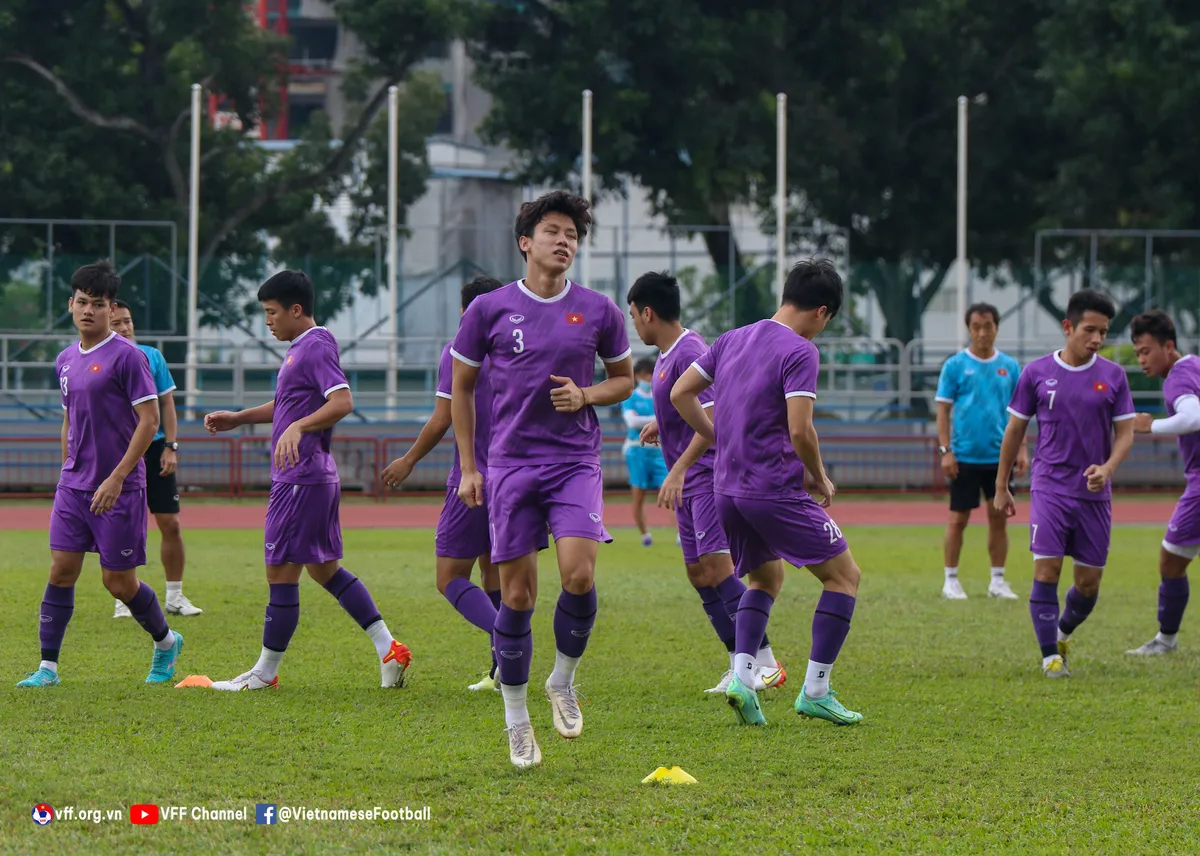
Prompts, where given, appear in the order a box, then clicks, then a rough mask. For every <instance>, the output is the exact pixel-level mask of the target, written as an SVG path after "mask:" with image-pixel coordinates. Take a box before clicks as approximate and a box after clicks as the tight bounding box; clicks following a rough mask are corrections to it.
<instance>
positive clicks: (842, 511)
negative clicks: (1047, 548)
mask: <svg viewBox="0 0 1200 856" xmlns="http://www.w3.org/2000/svg"><path fill="white" fill-rule="evenodd" d="M1174 507H1175V503H1174V501H1173V500H1162V499H1144V500H1139V499H1132V500H1117V501H1115V502H1113V522H1114V523H1119V524H1120V523H1135V524H1136V523H1141V524H1154V525H1160V526H1162V525H1165V524H1166V522H1167V520H1169V519H1170V517H1171V512H1172V511H1173V510H1174ZM440 511H441V506H440V505H401V504H391V505H389V504H381V505H366V504H363V505H359V504H345V505H343V506H342V526H343V527H344V528H346V529H430V528H433V527H434V526H436V525H437V519H438V513H439V512H440ZM830 511H831V512H832V515H833V518H834V519H835V520H836V521H837V522H838V524H839V525H841V526H938V525H941V524H943V523H945V521H946V501H945V500H944V499H939V500H936V501H932V500H931V501H928V502H925V501H921V500H913V501H888V500H878V501H877V500H856V499H845V500H839V501H837V502H835V503H834V505H833V507H832V508H831V509H830ZM266 513H267V506H266V503H265V502H264V503H263V504H261V505H184V507H183V512H182V514H181V515H180V522H181V523H182V524H183V527H184V528H185V529H258V530H261V529H262V528H263V522H264V519H265V518H266ZM974 516H975V519H976V521H977V522H982V521H983V512H982V511H977V512H976V513H975V515H974ZM605 517H607V518H608V520H607V523H608V525H610V526H627V525H632V522H631V520H630V512H629V507H628V506H627V505H625V504H618V503H610V504H609V505H608V511H607V513H606V514H605ZM49 520H50V509H49V507H48V506H45V505H42V506H40V507H31V506H28V505H20V504H10V503H7V502H6V503H0V530H10V531H11V530H16V529H33V530H42V531H44V530H46V528H47V527H48V525H49ZM151 520H153V516H151ZM646 522H647V523H649V524H650V525H651V526H662V527H668V526H669V527H673V526H674V525H675V517H674V515H673V514H671V513H670V512H668V511H665V510H664V509H661V508H656V507H647V509H646ZM1013 522H1014V523H1028V522H1029V505H1028V503H1027V502H1018V506H1017V516H1016V517H1015V518H1013Z"/></svg>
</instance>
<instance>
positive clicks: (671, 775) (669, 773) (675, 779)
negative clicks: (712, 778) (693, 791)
mask: <svg viewBox="0 0 1200 856" xmlns="http://www.w3.org/2000/svg"><path fill="white" fill-rule="evenodd" d="M650 782H663V783H664V784H668V785H695V784H697V782H696V780H695V779H694V778H692V777H691V776H689V775H688V774H687V773H686V772H684V770H683V768H682V767H670V768H667V767H659V768H658V769H657V770H655V771H654V772H653V773H651V774H650V775H649V776H647V777H646V778H644V779H642V784H643V785H645V784H648V783H650Z"/></svg>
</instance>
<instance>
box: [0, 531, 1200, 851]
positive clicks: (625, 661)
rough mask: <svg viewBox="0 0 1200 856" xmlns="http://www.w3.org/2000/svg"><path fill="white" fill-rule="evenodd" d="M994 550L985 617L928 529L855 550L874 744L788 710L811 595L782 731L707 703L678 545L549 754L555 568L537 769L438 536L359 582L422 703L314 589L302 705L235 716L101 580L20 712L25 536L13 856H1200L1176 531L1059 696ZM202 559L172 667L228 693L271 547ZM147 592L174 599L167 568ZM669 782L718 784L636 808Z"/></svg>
mask: <svg viewBox="0 0 1200 856" xmlns="http://www.w3.org/2000/svg"><path fill="white" fill-rule="evenodd" d="M981 535H982V533H981V531H980V530H978V529H975V530H973V531H972V532H971V533H970V536H969V539H968V551H969V552H968V558H967V559H966V560H965V561H964V562H963V572H962V574H963V583H964V586H965V588H966V589H967V591H968V593H969V594H970V595H971V599H970V600H969V601H966V602H948V601H945V600H943V599H942V598H941V597H939V590H940V587H941V579H940V577H941V565H942V562H941V558H940V550H939V546H938V540H939V536H938V533H937V531H936V530H933V529H922V528H909V529H884V528H877V529H870V528H855V529H853V530H852V531H849V532H847V536H848V538H849V539H850V541H851V543H852V545H853V547H854V550H855V554H856V556H857V558H858V559H859V562H860V564H861V565H862V567H863V569H864V575H863V586H862V590H861V598H860V600H859V603H858V609H857V612H856V614H855V617H854V628H853V630H852V632H851V635H850V638H849V641H848V643H847V646H846V649H845V650H844V652H843V655H842V657H841V659H840V660H839V662H838V665H837V669H836V671H835V673H834V686H835V687H836V688H837V689H838V690H839V693H840V696H841V698H842V699H843V700H844V701H845V702H846V703H847V705H848V706H850V707H851V708H852V709H855V710H860V711H862V712H863V713H864V714H865V716H866V721H865V722H864V723H863V724H862V725H861V726H860V727H857V728H853V729H850V728H845V729H840V728H836V727H834V726H832V725H830V724H828V723H825V722H814V721H809V720H801V719H799V718H798V717H797V716H796V715H795V714H794V713H793V712H792V701H793V699H794V697H795V694H796V693H797V692H798V691H799V689H800V687H799V684H800V681H801V678H802V677H803V672H804V663H805V660H806V657H807V653H808V639H809V622H810V620H811V615H812V608H813V605H814V603H815V600H816V597H817V585H816V584H815V582H814V581H813V580H812V579H811V578H810V577H808V576H807V575H806V574H804V573H794V574H793V575H792V576H791V577H790V578H789V580H788V584H787V585H786V587H785V589H784V593H783V595H782V596H781V597H780V599H779V601H778V602H777V603H776V605H775V612H774V614H773V617H772V623H771V631H770V632H771V637H772V639H773V642H774V646H775V650H776V651H777V652H778V654H779V655H780V657H781V659H783V660H784V662H785V664H786V665H787V666H788V667H789V668H790V671H791V677H790V678H789V681H788V684H787V686H786V687H785V688H784V689H783V690H777V691H772V692H769V693H766V694H765V698H764V702H763V708H764V713H765V714H766V717H767V720H768V723H769V725H768V727H767V728H765V729H757V730H750V729H743V728H738V727H736V726H735V724H734V718H733V714H732V713H731V711H730V710H729V709H728V708H727V707H726V706H725V705H724V704H723V703H722V701H721V700H719V699H716V698H711V697H706V696H704V695H703V694H702V693H701V690H702V689H703V688H704V687H706V686H710V685H711V684H712V683H713V682H714V681H715V680H716V679H717V678H718V677H719V675H720V673H721V672H722V670H723V668H722V667H723V666H724V664H725V662H726V660H725V653H724V650H723V649H722V648H721V646H720V645H719V644H718V643H717V641H716V639H715V638H713V635H712V632H711V630H710V629H709V627H708V622H707V621H706V619H705V617H704V614H703V612H702V611H701V609H700V605H699V601H698V598H697V597H696V595H695V594H694V593H693V592H692V591H691V589H690V587H689V586H688V585H687V583H686V581H685V579H684V577H683V572H682V567H681V565H680V559H679V553H678V552H677V550H676V548H675V547H674V545H673V543H671V541H672V540H673V539H671V538H669V537H668V535H667V533H660V542H661V545H660V546H655V547H654V548H652V549H649V550H645V549H642V548H641V547H640V546H638V545H637V544H636V539H635V536H634V534H633V533H632V532H630V531H628V530H625V531H622V532H620V533H619V534H618V543H617V544H615V545H613V546H611V547H607V548H604V549H603V550H602V551H601V558H600V573H599V579H600V586H599V589H600V604H601V613H600V621H599V623H598V625H597V628H596V632H595V634H594V635H593V636H592V641H591V645H590V647H589V649H588V652H587V657H586V659H585V661H584V664H583V666H582V667H581V669H580V674H579V677H580V679H581V681H582V683H583V693H584V694H585V695H586V696H587V702H588V703H587V704H585V705H584V713H585V722H586V726H585V729H584V733H583V736H582V737H581V738H580V739H579V740H576V741H574V742H571V743H567V742H565V741H563V740H561V739H559V738H558V737H557V735H556V734H555V732H554V730H553V727H552V725H551V721H550V711H549V705H548V703H547V702H545V700H544V699H543V698H542V697H541V695H540V692H536V690H537V689H538V688H540V684H541V682H542V681H543V680H544V677H545V675H546V673H547V672H548V670H549V668H550V666H551V664H552V662H553V644H552V633H551V617H552V613H553V602H554V596H555V594H556V592H557V585H556V583H555V581H554V579H555V578H554V574H553V560H552V559H551V558H547V561H546V563H545V564H546V566H547V568H546V570H547V573H546V575H545V577H544V579H543V583H542V598H543V600H542V605H541V609H540V610H539V611H538V613H537V615H536V616H535V619H534V632H535V640H536V641H535V644H536V663H535V665H534V670H533V675H534V679H533V681H532V683H531V692H530V696H531V709H532V711H533V717H534V726H535V728H536V730H537V734H538V736H539V738H540V742H541V745H542V750H543V754H544V757H545V762H544V766H543V767H541V768H540V769H536V770H531V771H526V772H524V773H518V772H516V771H514V770H512V769H511V768H510V766H509V763H508V757H507V747H506V742H505V735H504V733H503V731H502V729H503V710H502V704H501V702H500V699H499V696H498V695H494V694H493V695H489V696H487V697H482V698H481V697H478V696H475V695H472V694H470V693H468V692H466V690H465V687H466V685H467V684H468V683H470V682H472V681H474V680H475V679H476V678H477V677H478V675H479V672H480V671H481V669H482V668H483V667H484V666H485V664H486V645H485V640H484V638H483V635H482V634H481V633H479V632H478V631H476V630H474V629H473V628H471V627H469V626H468V625H467V624H466V623H465V622H464V621H463V620H462V619H460V618H459V617H458V616H457V615H456V614H455V613H454V612H453V611H452V610H451V609H450V607H449V606H448V605H447V604H446V603H445V602H444V601H443V600H442V599H441V597H440V596H439V595H438V594H437V591H436V590H435V588H434V585H433V574H432V570H431V559H430V555H431V549H432V536H431V535H430V533H428V532H420V531H407V532H405V531H401V532H394V533H389V532H379V531H372V532H364V531H357V532H347V533H346V551H347V559H346V565H347V566H348V567H349V568H350V569H351V570H352V571H354V572H356V573H358V574H360V575H361V576H362V577H363V579H364V580H365V581H366V582H367V584H368V585H369V586H370V588H371V591H372V592H373V594H374V595H375V598H376V600H377V602H378V603H379V605H380V607H381V608H382V610H383V612H384V614H385V617H386V618H387V619H388V621H389V623H390V625H391V627H392V629H393V631H394V632H395V633H396V635H397V636H398V637H399V638H400V639H402V640H403V641H405V642H406V643H408V644H409V645H410V646H411V647H412V649H413V651H414V654H415V657H416V660H415V666H414V669H413V671H412V673H411V681H410V684H409V686H408V687H407V688H406V689H403V690H399V691H394V690H391V691H385V690H381V689H379V688H378V679H379V674H378V669H377V667H376V664H375V659H374V656H373V651H372V649H371V646H370V644H369V642H368V641H367V639H366V638H365V636H364V635H363V634H362V632H361V631H360V630H358V628H357V627H356V626H355V625H354V624H353V623H352V622H351V620H350V619H349V618H348V617H347V616H346V615H345V614H343V613H342V612H341V610H340V609H339V608H338V606H337V604H336V603H335V602H334V601H333V600H332V599H331V598H330V597H329V595H327V594H326V593H325V592H324V591H322V590H321V589H320V588H319V587H318V586H316V585H315V584H313V583H312V582H311V581H307V582H305V583H304V585H303V586H302V604H303V611H302V615H301V621H300V628H299V631H298V632H297V634H296V637H295V640H294V642H293V645H292V648H291V649H290V650H289V652H288V655H287V658H286V660H285V662H284V668H283V671H282V674H281V683H282V689H281V690H280V691H279V692H276V693H269V692H260V693H243V694H238V695H218V694H216V693H213V692H210V691H205V690H175V689H170V688H161V687H147V686H145V685H144V684H143V683H142V680H143V678H144V677H145V673H146V671H147V668H148V666H149V661H150V646H149V643H148V640H147V639H146V637H145V635H144V634H143V633H142V631H141V630H140V629H139V628H138V627H137V626H136V625H135V624H133V623H132V622H129V621H121V622H117V621H114V620H113V619H112V618H110V615H111V613H112V601H111V600H110V599H109V598H108V597H107V595H106V593H105V592H104V591H103V589H102V587H101V585H100V581H99V574H98V572H97V571H96V569H95V565H94V562H93V560H91V559H89V563H88V568H87V570H86V571H85V576H84V578H83V580H82V585H81V586H80V588H79V594H78V599H77V602H76V611H75V618H74V620H73V622H72V624H71V628H70V631H69V632H68V634H67V639H66V646H65V649H64V659H63V662H62V676H63V684H62V686H60V687H56V688H52V689H48V690H17V689H15V688H13V687H12V684H13V683H15V682H16V681H17V680H18V679H20V678H21V677H23V675H24V673H25V672H26V671H28V670H30V669H32V668H34V667H35V666H36V663H37V645H36V641H37V640H36V631H37V619H36V616H37V609H38V602H39V599H40V596H41V591H42V587H43V585H44V583H45V566H46V561H47V554H46V547H45V535H44V534H39V533H14V532H5V533H4V534H3V536H2V538H3V543H4V549H3V551H0V574H3V578H4V580H5V581H6V583H7V596H6V598H5V599H4V601H3V603H2V604H0V644H2V645H3V649H4V651H5V652H6V654H5V663H6V668H5V670H4V681H5V682H7V683H6V685H5V686H4V687H0V723H2V724H3V728H0V759H3V764H2V767H0V769H3V775H2V776H0V852H3V853H17V852H27V853H51V852H57V853H80V852H85V851H86V852H121V851H123V852H177V853H267V852H271V853H289V854H292V853H314V854H318V853H320V854H324V853H339V852H358V851H367V850H371V851H375V852H396V851H413V852H419V853H426V852H433V853H448V852H477V853H500V852H510V853H582V852H686V853H695V854H700V853H704V854H707V853H747V852H752V853H762V854H768V853H785V852H790V853H796V852H810V853H818V852H820V853H827V852H832V851H834V849H835V848H837V849H838V851H839V852H841V853H846V854H858V853H876V852H881V853H882V852H914V853H967V852H1011V853H1023V854H1024V853H1042V852H1046V853H1054V852H1057V853H1072V854H1079V853H1088V854H1097V853H1121V854H1125V853H1151V852H1154V853H1167V852H1171V853H1194V852H1198V851H1200V809H1198V808H1197V801H1196V795H1195V788H1196V781H1197V779H1198V778H1200V748H1198V746H1200V742H1198V741H1197V740H1196V739H1195V731H1196V722H1197V719H1198V715H1200V704H1198V703H1197V693H1196V681H1195V673H1196V667H1197V665H1198V663H1200V655H1198V654H1197V653H1195V652H1196V651H1197V648H1196V646H1195V644H1194V643H1193V642H1192V638H1194V637H1190V636H1187V635H1185V637H1184V651H1183V653H1181V654H1178V655H1175V656H1172V657H1167V658H1161V659H1155V660H1153V661H1150V662H1147V661H1142V660H1134V659H1133V658H1130V657H1126V656H1125V654H1124V653H1123V652H1124V651H1125V649H1126V648H1130V647H1133V646H1135V645H1137V644H1140V643H1141V642H1144V641H1145V640H1146V639H1147V638H1149V636H1150V635H1151V634H1152V632H1153V630H1154V627H1155V622H1154V612H1155V592H1156V585H1157V582H1156V572H1155V562H1156V558H1155V557H1156V555H1157V549H1158V548H1157V542H1158V539H1159V537H1160V534H1159V532H1158V531H1157V530H1156V529H1151V528H1128V529H1122V530H1118V532H1117V533H1116V537H1115V539H1114V549H1113V553H1112V555H1111V558H1110V571H1109V573H1108V576H1107V578H1106V580H1105V584H1104V589H1103V591H1102V594H1101V599H1100V603H1099V606H1098V607H1097V609H1096V611H1095V613H1094V614H1093V616H1092V618H1091V619H1090V620H1089V621H1088V623H1087V624H1086V625H1084V626H1083V628H1081V630H1080V631H1079V632H1078V633H1077V634H1076V640H1077V641H1076V644H1075V648H1074V651H1073V658H1072V663H1071V666H1072V670H1073V672H1074V674H1075V677H1074V678H1072V679H1071V680H1067V681H1048V680H1045V679H1044V678H1042V676H1041V672H1040V670H1039V668H1038V666H1039V663H1040V659H1039V656H1038V653H1037V650H1036V647H1035V645H1034V640H1033V633H1032V630H1031V628H1030V622H1029V616H1028V609H1027V606H1026V604H1025V602H1024V600H1020V601H1014V602H997V601H992V600H988V599H987V598H986V597H985V596H984V594H985V592H986V574H987V570H986V559H985V557H984V555H983V553H982V549H981ZM151 539H152V545H151V547H152V551H153V550H155V549H156V543H157V535H156V534H155V533H154V532H152V533H151ZM1014 540H1015V539H1014ZM188 549H189V559H190V566H189V572H188V573H189V577H188V583H187V592H188V594H189V595H190V596H191V597H192V599H193V600H195V601H196V602H197V603H198V604H199V605H201V606H203V607H204V608H205V609H206V610H207V612H206V613H205V615H203V616H201V617H199V618H193V619H183V620H177V621H176V626H177V627H179V628H181V629H182V630H183V632H184V633H185V634H186V638H187V647H186V649H185V650H184V653H183V658H182V661H181V664H180V674H181V675H182V674H187V673H203V674H207V675H209V676H211V677H213V678H216V679H220V678H228V677H232V676H233V675H236V674H237V673H239V672H241V671H243V670H244V669H246V668H248V667H249V665H250V664H251V663H252V662H253V660H254V659H255V657H256V656H257V653H258V649H259V639H260V632H261V621H262V613H263V604H264V599H265V594H266V586H265V584H264V582H263V581H262V569H261V566H260V564H259V562H260V559H261V555H262V552H261V551H262V547H261V535H260V534H256V533H254V532H194V533H190V534H189V535H188ZM1014 554H1015V557H1016V559H1015V561H1013V562H1010V566H1011V567H1013V568H1014V571H1013V572H1012V573H1011V574H1010V579H1011V580H1012V583H1013V585H1014V588H1016V589H1017V591H1018V592H1019V593H1020V594H1021V595H1022V596H1024V595H1026V594H1027V593H1028V590H1029V581H1030V568H1029V562H1028V558H1027V554H1025V553H1024V551H1023V550H1022V551H1014ZM145 576H146V578H147V579H148V580H150V581H151V582H152V583H155V584H156V586H157V588H158V589H159V591H160V593H161V590H162V585H161V580H162V578H161V571H160V570H159V569H158V568H157V563H155V565H153V566H152V567H150V568H149V569H147V571H146V574H145ZM1065 589H1066V586H1065V585H1064V586H1062V587H1061V589H1060V591H1061V592H1065ZM1186 630H1187V627H1186V626H1185V631H1186ZM673 764H678V765H680V766H682V767H683V768H684V769H685V770H687V771H688V772H689V773H691V774H692V775H693V776H695V777H696V778H697V779H698V780H699V784H698V785H692V786H674V787H664V786H650V785H642V784H640V780H641V779H642V777H644V776H645V775H646V774H648V773H649V772H650V771H652V770H653V769H654V768H655V767H656V766H658V765H673ZM42 801H45V802H48V803H50V804H51V805H53V806H55V807H56V808H60V809H61V807H63V806H65V805H70V804H73V805H76V806H80V807H88V808H100V809H112V808H121V809H125V810H128V807H129V805H130V804H131V803H137V802H146V803H159V804H162V805H187V806H193V805H206V806H209V807H213V808H219V807H224V808H229V807H247V808H248V809H249V812H250V814H251V816H253V812H254V804H255V803H256V802H271V803H276V804H277V805H278V806H284V805H288V806H292V805H304V806H309V807H313V808H322V809H334V808H369V807H372V806H382V807H385V808H397V807H403V806H406V805H407V806H414V807H417V806H423V805H428V806H430V808H431V812H432V820H430V821H428V822H420V823H410V824H405V823H352V822H336V821H331V822H324V823H321V822H304V823H299V822H296V823H290V824H287V825H276V826H273V827H266V826H257V825H255V823H254V821H253V819H251V820H249V821H244V822H224V823H219V822H211V823H200V822H193V821H191V820H188V821H184V822H168V821H167V820H165V819H164V820H163V821H162V822H161V823H160V824H159V825H158V826H150V827H134V826H131V825H130V824H129V822H128V820H125V821H122V822H112V823H100V824H90V823H80V822H68V821H65V820H61V819H60V820H58V821H55V822H54V823H53V824H52V825H51V826H49V827H46V828H39V827H37V826H35V825H34V824H33V823H32V821H31V819H30V811H31V809H32V807H33V805H34V804H35V803H37V802H42Z"/></svg>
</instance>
